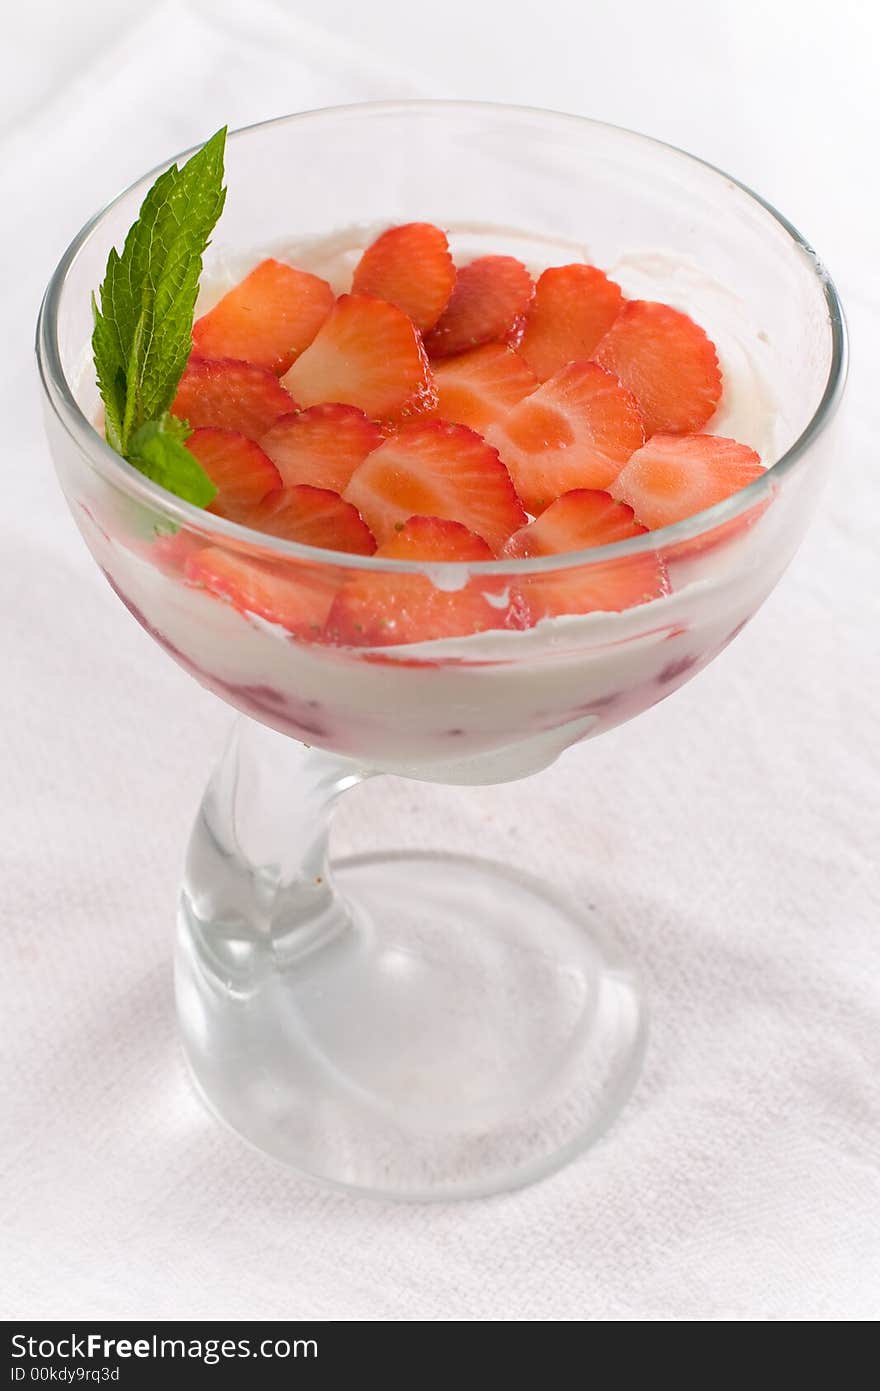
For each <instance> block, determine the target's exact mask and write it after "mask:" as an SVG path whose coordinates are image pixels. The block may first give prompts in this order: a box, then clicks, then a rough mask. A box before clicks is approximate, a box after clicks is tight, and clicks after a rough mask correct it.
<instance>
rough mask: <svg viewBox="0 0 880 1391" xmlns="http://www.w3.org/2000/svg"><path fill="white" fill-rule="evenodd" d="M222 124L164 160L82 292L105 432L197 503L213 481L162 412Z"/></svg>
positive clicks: (218, 160)
mask: <svg viewBox="0 0 880 1391" xmlns="http://www.w3.org/2000/svg"><path fill="white" fill-rule="evenodd" d="M225 143H226V128H225V127H224V128H223V129H222V130H219V131H218V132H217V134H216V135H214V136H212V138H211V139H210V140H209V141H208V142H207V144H206V145H203V146H202V148H201V149H200V150H198V151H197V152H196V153H195V154H194V155H193V156H192V158H191V159H189V160H187V162H186V164H184V165H183V167H182V168H181V169H178V167H177V165H176V164H173V165H172V166H171V168H170V169H166V170H165V172H164V174H160V176H159V178H158V179H157V180H156V182H155V183H154V184H153V186H152V188H151V189H150V191H149V193H148V194H147V196H146V197H145V199H144V201H143V203H142V204H141V209H140V213H139V215H138V219H137V222H135V224H134V226H133V227H132V228H131V229H130V231H129V233H128V236H127V237H126V239H125V245H124V247H123V249H122V254H121V255H120V254H119V253H118V252H117V251H116V248H115V247H114V248H112V249H111V251H110V255H109V257H108V258H107V270H106V273H105V276H104V282H103V284H102V285H101V289H100V305H99V303H98V301H97V299H96V298H95V297H94V296H92V309H93V313H94V319H95V327H94V332H93V334H92V351H93V353H94V359H95V370H96V372H97V378H98V386H99V388H100V392H101V397H102V399H103V402H104V422H105V423H104V430H105V434H106V436H107V442H108V444H110V445H111V446H112V447H113V448H114V449H115V450H116V451H117V453H119V454H122V455H123V457H124V458H126V459H128V460H129V462H130V463H132V464H134V465H135V467H136V468H139V469H140V470H141V472H143V473H145V474H147V476H148V477H150V478H153V479H155V481H156V482H158V483H161V484H162V485H163V487H165V488H167V489H168V490H169V491H170V492H173V493H176V494H177V495H178V496H179V497H182V498H185V499H186V500H187V501H188V502H194V503H196V504H197V505H199V506H202V507H204V506H207V504H208V503H209V502H210V501H211V500H212V498H213V497H214V496H215V495H216V491H217V490H216V488H215V487H214V484H213V483H212V482H211V480H210V479H209V477H208V475H207V474H206V473H205V471H204V469H203V468H202V466H201V465H200V464H199V462H198V460H197V459H196V458H195V457H194V455H192V454H191V453H190V452H189V450H188V449H187V448H186V445H185V441H186V439H187V438H188V437H189V434H190V430H189V428H188V427H187V426H185V425H183V424H182V422H180V421H176V420H174V418H173V417H172V416H169V415H168V409H169V407H170V405H171V403H172V401H173V400H174V394H175V392H176V390H177V384H178V382H179V381H180V378H181V376H182V375H183V369H184V367H185V366H186V361H187V358H188V356H189V353H190V350H191V348H192V323H193V313H194V310H195V303H196V296H197V294H198V289H199V277H200V275H201V272H202V256H203V254H204V251H205V248H206V247H207V245H208V241H209V238H210V235H211V232H212V231H213V229H214V225H215V223H216V222H217V219H218V217H219V216H220V214H221V212H222V211H223V203H224V200H225V197H226V190H225V188H224V187H223V152H224V147H225Z"/></svg>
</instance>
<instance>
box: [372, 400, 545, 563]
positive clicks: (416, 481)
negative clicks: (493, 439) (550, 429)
mask: <svg viewBox="0 0 880 1391" xmlns="http://www.w3.org/2000/svg"><path fill="white" fill-rule="evenodd" d="M345 497H346V498H347V500H348V501H349V502H352V503H354V505H355V507H356V508H357V509H358V511H359V512H360V513H361V515H362V516H363V518H364V520H365V521H366V523H367V525H368V526H369V528H370V530H371V531H372V533H373V535H374V536H375V538H376V540H377V541H378V542H379V545H380V546H381V545H383V544H384V542H386V541H388V540H390V539H391V538H392V537H393V535H394V532H395V528H396V527H397V526H398V524H399V523H400V522H405V521H407V519H408V518H409V517H413V516H422V517H446V518H447V519H449V520H450V521H455V522H461V523H462V524H463V525H464V526H466V527H468V528H469V529H470V530H471V531H474V532H476V534H477V535H478V536H481V537H482V538H483V540H484V541H486V542H488V544H489V545H490V546H491V547H492V548H493V550H498V549H499V548H500V547H501V546H503V544H504V542H505V541H506V540H507V538H508V536H510V534H511V533H512V532H514V531H516V529H517V528H518V527H520V526H522V524H523V522H524V521H525V514H524V513H523V510H522V507H521V506H520V503H519V499H518V498H517V496H516V493H515V492H514V489H513V484H512V483H511V481H510V475H509V474H508V472H507V469H506V468H505V467H504V465H503V464H502V462H501V460H500V459H499V458H498V455H497V453H496V452H495V450H494V449H492V448H491V447H490V446H489V445H488V444H486V443H485V441H484V440H482V439H481V438H480V436H479V435H477V434H475V433H474V431H473V430H468V429H467V427H466V426H464V425H450V424H448V423H447V422H446V421H443V420H431V421H424V422H414V423H412V424H410V425H404V426H402V427H401V428H400V430H398V431H397V433H396V434H394V435H392V436H391V438H390V439H387V440H386V441H385V443H384V444H382V445H380V446H379V448H378V449H376V450H374V452H373V453H372V454H370V455H369V457H368V458H366V459H365V460H364V462H363V463H362V464H361V465H360V467H359V468H356V469H355V471H354V473H353V474H352V476H351V482H350V483H349V485H348V487H347V488H346V490H345Z"/></svg>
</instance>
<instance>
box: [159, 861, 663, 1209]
mask: <svg viewBox="0 0 880 1391" xmlns="http://www.w3.org/2000/svg"><path fill="white" fill-rule="evenodd" d="M333 883H334V886H335V896H336V900H337V902H338V903H339V904H340V905H341V906H342V908H343V910H344V911H342V912H340V913H338V914H337V915H336V917H335V918H334V920H333V922H332V923H331V925H330V926H325V928H324V929H323V930H322V931H321V932H320V933H319V934H317V935H312V936H309V935H308V934H305V935H302V934H300V935H299V936H296V935H294V937H293V938H291V941H292V942H293V945H292V946H286V945H285V941H286V939H285V938H284V936H283V934H282V935H281V936H280V937H273V936H272V935H271V934H269V935H267V936H266V938H265V942H264V944H263V945H260V944H259V943H258V944H257V945H254V943H253V942H251V943H250V944H249V945H248V948H247V950H246V952H244V953H243V954H240V956H239V957H237V956H236V952H235V951H234V950H233V949H232V947H231V945H230V944H231V943H232V941H233V937H232V936H231V935H227V937H226V938H225V947H224V950H223V951H222V952H220V953H219V954H218V953H217V951H216V949H215V948H214V947H212V946H210V943H211V942H212V941H213V940H215V939H216V937H217V932H218V927H217V922H216V919H215V921H214V922H213V923H212V924H211V934H210V936H208V935H206V933H205V923H204V920H200V919H199V917H198V916H197V915H196V913H195V911H194V907H193V904H194V901H195V900H194V898H193V896H192V895H191V894H189V893H188V892H187V887H186V886H185V888H184V894H183V898H182V902H181V914H180V938H179V950H178V960H177V989H178V1004H179V1012H180V1020H181V1027H182V1031H183V1041H184V1046H185V1050H186V1054H187V1057H188V1060H189V1064H190V1067H191V1069H192V1072H193V1075H194V1077H195V1080H196V1083H197V1085H198V1087H199V1089H200V1091H201V1092H202V1094H203V1095H204V1097H205V1099H206V1100H207V1102H208V1104H209V1106H210V1107H211V1109H212V1110H213V1111H214V1112H215V1113H216V1114H217V1115H218V1116H220V1117H221V1118H222V1119H223V1120H224V1121H226V1122H227V1123H228V1124H229V1125H230V1126H232V1128H233V1129H234V1130H236V1131H238V1132H239V1134H241V1135H242V1136H244V1137H245V1138H246V1139H247V1140H249V1141H251V1143H252V1144H254V1145H256V1146H257V1147H258V1148H259V1149H261V1150H263V1151H265V1152H266V1153H267V1154H270V1155H272V1156H273V1157H274V1158H276V1159H279V1160H281V1161H282V1162H283V1163H285V1164H288V1165H290V1166H292V1167H293V1168H295V1169H297V1170H299V1171H300V1172H301V1173H303V1174H307V1175H311V1176H312V1177H314V1178H316V1179H320V1180H322V1181H324V1182H326V1183H330V1184H334V1185H337V1186H340V1187H344V1188H347V1189H355V1190H359V1191H361V1192H365V1193H371V1194H374V1195H376V1196H381V1197H384V1198H398V1199H418V1200H430V1199H438V1200H439V1199H448V1198H466V1197H475V1196H478V1195H481V1194H489V1193H497V1192H500V1191H503V1190H504V1189H508V1188H514V1187H516V1186H518V1185H521V1184H525V1183H529V1182H531V1181H533V1180H535V1179H538V1178H541V1177H542V1176H543V1175H545V1174H548V1173H550V1172H551V1171H552V1170H554V1169H556V1168H558V1167H559V1166H560V1165H561V1164H563V1163H565V1162H566V1161H567V1160H568V1159H570V1158H572V1157H573V1156H574V1155H575V1154H577V1153H578V1152H579V1151H580V1150H582V1149H584V1148H586V1146H587V1145H589V1144H590V1143H591V1141H593V1140H594V1139H596V1138H597V1137H598V1136H599V1135H601V1134H602V1132H603V1131H604V1130H605V1129H606V1128H607V1127H608V1125H609V1124H610V1122H611V1121H612V1120H613V1118H614V1116H615V1115H616V1114H617V1112H618V1111H619V1109H620V1107H621V1106H622V1104H623V1102H624V1101H625V1099H626V1097H627V1096H628V1094H629V1091H630V1089H631V1087H632V1084H633V1081H634V1079H635V1077H636V1075H637V1072H638V1067H639V1063H640V1060H641V1054H642V1050H643V1041H644V1012H643V1007H642V1002H641V998H640V993H639V989H638V985H637V983H636V981H635V979H634V977H633V975H632V973H631V972H630V971H629V970H628V969H627V968H626V967H625V966H622V965H621V964H620V963H618V962H617V961H616V960H615V959H614V958H613V956H612V955H611V954H610V953H609V951H608V950H607V948H606V946H605V945H604V944H603V943H601V942H597V941H596V939H595V938H594V936H593V935H592V932H591V929H590V928H589V927H588V926H587V924H586V923H585V922H584V920H583V919H581V918H580V917H578V916H575V915H573V914H572V912H571V910H570V908H569V907H568V906H567V905H566V904H565V903H563V902H561V901H559V900H557V898H556V897H555V895H554V894H553V893H552V891H550V890H549V889H547V888H546V887H545V886H544V885H542V884H541V883H539V882H537V881H535V880H532V879H531V878H529V877H527V876H524V875H521V874H519V873H518V872H516V871H514V870H512V869H510V868H507V867H505V866H502V865H497V864H494V863H490V862H487V861H483V860H479V859H470V858H465V857H458V856H452V855H443V854H436V855H434V854H374V855H367V856H358V857H355V858H350V859H344V860H340V861H336V862H334V864H333ZM206 944H207V945H206Z"/></svg>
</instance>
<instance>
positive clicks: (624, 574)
mask: <svg viewBox="0 0 880 1391" xmlns="http://www.w3.org/2000/svg"><path fill="white" fill-rule="evenodd" d="M645 530H646V528H645V527H643V526H640V525H639V523H638V522H637V521H636V520H635V518H634V516H633V511H632V508H631V507H627V506H626V505H625V504H623V503H621V502H616V501H615V500H614V498H612V497H611V496H610V495H609V494H608V493H606V492H600V491H597V490H595V489H589V488H579V489H577V490H575V491H573V492H570V493H564V494H563V496H562V497H560V498H557V499H556V501H555V502H553V503H551V504H550V506H549V507H548V508H547V510H546V511H545V512H542V513H541V515H540V517H538V518H536V520H535V521H533V522H530V523H529V525H528V526H525V527H523V528H522V530H521V531H518V532H516V533H515V534H514V535H513V536H511V538H510V540H509V541H508V543H507V545H506V546H505V547H504V554H505V556H510V557H514V558H517V559H526V558H533V557H535V556H548V555H565V554H566V553H571V552H572V551H581V550H588V549H591V548H593V547H596V546H609V545H613V544H614V543H615V542H617V541H628V540H629V539H630V538H631V537H633V536H642V535H643V534H644V533H645ZM514 588H515V590H516V592H517V593H518V595H519V596H520V599H521V601H522V605H523V608H524V611H525V613H526V614H527V616H528V622H529V625H532V624H535V623H537V622H538V621H539V619H542V618H551V617H553V616H555V615H557V614H563V613H593V612H596V611H599V610H601V611H602V612H606V613H619V612H621V611H622V610H623V609H629V608H632V607H634V605H636V604H645V603H647V602H648V601H649V600H651V599H658V598H660V597H661V595H663V594H667V593H668V592H669V584H668V580H667V577H666V571H665V569H664V566H663V563H662V561H660V560H659V558H658V557H657V556H656V555H655V554H654V553H653V552H651V551H645V552H640V553H638V554H636V555H631V556H623V557H618V558H615V559H611V560H607V561H601V560H599V561H593V562H592V563H591V564H588V565H577V566H573V567H572V568H570V569H568V570H557V571H553V572H550V573H549V574H541V575H535V576H532V577H530V578H528V579H526V580H522V581H515V582H514Z"/></svg>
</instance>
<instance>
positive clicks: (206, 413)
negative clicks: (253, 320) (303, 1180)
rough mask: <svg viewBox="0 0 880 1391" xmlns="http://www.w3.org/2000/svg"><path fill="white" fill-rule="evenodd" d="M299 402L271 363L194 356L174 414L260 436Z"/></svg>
mask: <svg viewBox="0 0 880 1391" xmlns="http://www.w3.org/2000/svg"><path fill="white" fill-rule="evenodd" d="M295 409H296V406H295V403H294V402H293V400H292V399H291V397H290V396H289V395H288V393H287V392H286V391H285V390H284V387H283V386H281V384H280V383H279V381H278V378H277V377H276V376H274V375H273V373H271V372H270V371H269V370H268V369H267V368H266V367H257V366H255V365H254V363H252V362H237V361H235V360H234V359H232V358H207V357H198V356H196V355H195V354H193V355H192V356H191V357H190V360H189V362H188V363H187V364H186V370H185V371H184V374H183V376H182V377H181V379H180V385H179V386H178V388H177V395H176V396H175V398H174V400H173V402H172V403H171V413H172V415H176V416H178V417H179V418H180V419H181V420H187V421H189V423H190V425H192V427H193V429H195V430H200V429H202V428H203V427H204V426H208V425H214V426H217V428H218V429H221V430H237V431H238V432H239V434H242V435H247V437H248V439H259V438H260V436H261V435H265V433H266V431H267V430H268V429H269V427H270V426H271V425H274V424H275V421H276V420H278V419H279V418H280V417H281V416H282V415H288V414H289V413H290V411H292V410H295Z"/></svg>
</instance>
